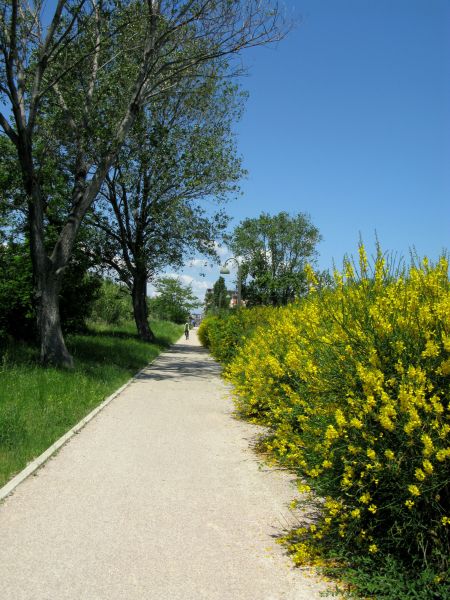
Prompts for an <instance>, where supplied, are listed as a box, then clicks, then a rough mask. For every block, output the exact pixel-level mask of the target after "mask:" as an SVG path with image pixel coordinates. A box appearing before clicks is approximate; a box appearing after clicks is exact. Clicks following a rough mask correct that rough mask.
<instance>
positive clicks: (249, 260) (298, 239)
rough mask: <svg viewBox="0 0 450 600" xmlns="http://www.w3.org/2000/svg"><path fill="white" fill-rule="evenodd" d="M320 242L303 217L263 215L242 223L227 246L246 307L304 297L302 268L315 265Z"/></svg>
mask: <svg viewBox="0 0 450 600" xmlns="http://www.w3.org/2000/svg"><path fill="white" fill-rule="evenodd" d="M320 240H321V236H320V234H319V230H318V229H317V228H316V227H315V226H314V225H313V224H312V223H311V220H310V218H309V216H308V215H306V214H304V213H299V214H297V215H294V216H290V215H289V214H288V213H286V212H280V213H279V214H277V215H273V216H271V215H269V214H265V213H263V214H261V215H260V216H259V217H258V218H254V219H245V220H244V221H242V222H241V223H240V224H239V225H238V226H237V227H236V228H235V230H234V232H233V234H232V235H231V236H229V239H228V244H229V246H230V248H231V250H232V252H233V253H234V254H235V255H236V256H239V257H240V261H241V269H240V271H241V277H242V281H243V284H244V285H243V296H244V298H245V300H246V302H247V304H248V305H258V304H271V305H274V306H276V305H284V304H287V303H288V302H290V301H292V300H294V299H295V298H298V297H300V296H302V295H303V294H305V293H306V291H307V286H306V279H305V273H304V268H305V265H306V263H307V262H311V261H314V259H315V257H316V253H317V252H316V246H317V244H318V242H319V241H320Z"/></svg>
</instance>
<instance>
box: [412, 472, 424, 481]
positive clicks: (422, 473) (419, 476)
mask: <svg viewBox="0 0 450 600" xmlns="http://www.w3.org/2000/svg"><path fill="white" fill-rule="evenodd" d="M414 475H415V477H416V479H418V480H419V481H423V480H424V479H425V477H426V475H425V473H424V472H423V471H422V469H416V470H415V472H414Z"/></svg>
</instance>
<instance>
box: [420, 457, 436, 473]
mask: <svg viewBox="0 0 450 600" xmlns="http://www.w3.org/2000/svg"><path fill="white" fill-rule="evenodd" d="M422 465H423V468H424V470H425V473H427V475H431V473H432V472H433V470H434V469H433V465H432V464H431V462H430V461H429V460H428V459H426V460H424V461H423V463H422Z"/></svg>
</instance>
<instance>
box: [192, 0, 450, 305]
mask: <svg viewBox="0 0 450 600" xmlns="http://www.w3.org/2000/svg"><path fill="white" fill-rule="evenodd" d="M286 4H287V8H288V13H289V14H293V15H295V17H296V19H297V20H300V22H299V24H298V25H297V26H296V27H295V29H294V30H293V31H292V32H291V33H290V34H289V35H288V36H287V38H286V39H285V40H283V41H282V42H280V43H279V44H277V45H276V46H271V47H266V48H255V49H252V50H250V51H248V52H247V53H246V54H245V55H244V62H245V64H246V66H247V67H248V75H247V76H246V77H245V78H243V80H242V85H243V87H244V88H245V89H247V90H248V92H249V100H248V102H247V105H246V110H245V114H244V116H243V118H242V121H241V122H240V123H239V124H238V125H237V126H236V133H237V136H238V147H239V152H240V153H241V154H242V156H243V160H244V166H245V168H246V169H247V170H248V171H249V175H248V178H247V179H246V180H244V181H243V182H242V192H243V195H242V196H241V197H240V198H239V199H237V200H236V201H233V202H231V203H229V205H228V211H229V213H230V214H231V215H232V217H233V225H236V224H238V223H239V221H240V220H242V219H244V218H246V217H257V216H258V215H259V214H260V213H261V212H262V211H264V212H268V213H271V214H275V213H277V212H279V211H281V210H285V211H288V212H290V213H292V214H294V213H297V212H307V213H309V214H310V216H311V220H312V222H313V223H314V224H315V225H316V226H317V227H318V228H319V230H320V232H321V234H322V236H323V238H324V239H323V242H322V243H321V244H320V246H319V248H318V250H319V260H318V266H319V267H320V268H321V269H326V268H330V267H331V266H332V263H333V260H335V261H336V262H337V263H338V264H340V262H341V260H342V258H343V256H344V255H345V254H354V253H356V251H357V245H358V239H359V235H360V234H361V235H362V237H363V239H364V240H365V242H366V245H367V246H368V248H369V251H372V250H373V247H374V239H375V231H376V232H377V234H378V237H379V239H380V242H381V244H382V247H383V249H384V250H386V251H393V252H398V253H400V254H405V255H407V254H408V252H409V249H410V248H411V247H412V246H414V247H415V248H416V249H417V252H418V253H419V254H420V255H428V256H429V257H430V258H437V257H438V256H439V254H440V252H441V250H442V249H443V248H448V247H449V246H450V244H449V234H450V0H297V1H296V2H292V1H290V2H289V1H287V2H286ZM218 276H219V271H218V267H214V268H213V269H210V270H207V272H206V277H204V278H202V277H199V272H198V269H197V268H187V269H186V270H185V273H184V279H185V281H189V280H190V279H191V278H193V285H194V289H195V290H196V291H197V292H198V294H199V296H200V297H203V293H204V291H203V290H204V288H205V287H208V286H210V285H212V283H214V281H215V280H216V279H217V278H218Z"/></svg>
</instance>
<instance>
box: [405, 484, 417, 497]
mask: <svg viewBox="0 0 450 600" xmlns="http://www.w3.org/2000/svg"><path fill="white" fill-rule="evenodd" d="M408 490H409V493H410V494H411V496H420V490H419V488H418V487H417V485H408Z"/></svg>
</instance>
